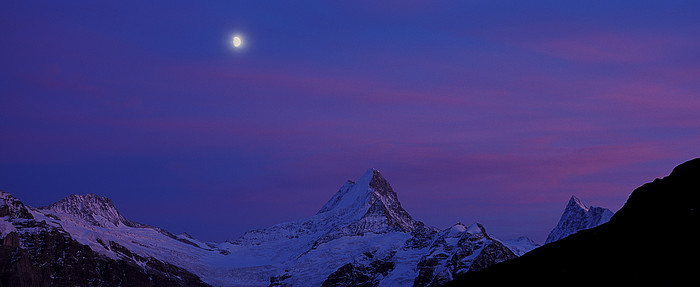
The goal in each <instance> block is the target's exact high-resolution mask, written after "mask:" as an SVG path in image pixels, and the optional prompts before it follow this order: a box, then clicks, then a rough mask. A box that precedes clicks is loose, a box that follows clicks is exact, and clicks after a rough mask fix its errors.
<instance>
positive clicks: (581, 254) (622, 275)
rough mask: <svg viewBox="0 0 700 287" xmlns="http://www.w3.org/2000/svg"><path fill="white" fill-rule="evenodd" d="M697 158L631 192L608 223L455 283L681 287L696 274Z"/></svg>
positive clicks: (699, 252) (699, 231)
mask: <svg viewBox="0 0 700 287" xmlns="http://www.w3.org/2000/svg"><path fill="white" fill-rule="evenodd" d="M698 208H700V159H694V160H691V161H688V162H685V163H683V164H681V165H679V166H677V167H676V168H674V169H673V172H671V174H670V175H669V176H667V177H665V178H663V179H655V180H654V181H653V182H650V183H646V184H644V185H642V186H641V187H639V188H637V189H635V190H634V192H632V194H631V195H630V197H629V199H628V200H627V202H626V203H625V205H624V206H623V207H622V208H621V209H620V210H619V211H618V212H617V213H615V215H614V216H613V217H612V218H611V219H610V221H609V222H608V223H605V224H602V225H600V226H597V227H594V228H591V229H588V230H583V231H580V232H578V233H576V234H574V235H571V236H569V237H566V238H564V239H561V240H559V241H555V242H552V243H550V244H546V245H544V246H542V247H540V248H537V249H535V250H533V251H531V252H529V253H527V254H525V255H523V256H522V257H519V258H516V259H513V260H510V261H508V262H504V263H501V264H496V265H494V266H492V267H490V268H486V269H485V270H483V271H482V272H476V273H471V274H466V275H464V276H463V277H460V278H459V279H458V280H456V281H454V282H452V283H451V285H450V286H462V285H472V284H473V285H479V284H492V285H507V284H518V285H547V286H555V285H557V286H560V285H567V284H569V283H571V282H605V284H608V285H625V286H632V285H641V286H652V285H656V286H682V285H685V284H687V282H694V281H695V280H696V279H697V278H696V277H697V270H700V261H698V260H697V258H700V245H698V242H700V228H698V227H700V217H699V216H698Z"/></svg>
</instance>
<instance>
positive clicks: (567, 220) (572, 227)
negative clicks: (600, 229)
mask: <svg viewBox="0 0 700 287" xmlns="http://www.w3.org/2000/svg"><path fill="white" fill-rule="evenodd" d="M612 216H613V212H612V211H610V210H609V209H607V208H602V207H595V206H591V207H588V206H586V205H585V204H584V203H583V202H582V201H581V200H580V199H578V198H577V197H576V196H571V199H569V203H568V204H567V205H566V208H565V209H564V213H563V214H562V215H561V219H559V223H558V224H557V226H556V227H555V228H554V229H553V230H552V232H551V233H549V236H547V241H545V244H547V243H550V242H554V241H557V240H559V239H562V238H564V237H567V236H569V235H571V234H574V233H576V232H578V231H579V230H583V229H589V228H593V227H596V226H598V225H601V224H603V223H606V222H608V221H609V220H610V218H611V217H612Z"/></svg>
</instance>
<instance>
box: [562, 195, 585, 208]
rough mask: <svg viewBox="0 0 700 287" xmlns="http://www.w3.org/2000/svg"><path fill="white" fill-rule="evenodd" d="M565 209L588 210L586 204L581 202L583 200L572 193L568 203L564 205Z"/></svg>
mask: <svg viewBox="0 0 700 287" xmlns="http://www.w3.org/2000/svg"><path fill="white" fill-rule="evenodd" d="M566 209H581V210H583V211H585V212H588V206H586V205H585V204H583V202H581V200H580V199H579V198H578V197H576V196H574V195H572V196H571V198H570V199H569V203H568V204H567V205H566Z"/></svg>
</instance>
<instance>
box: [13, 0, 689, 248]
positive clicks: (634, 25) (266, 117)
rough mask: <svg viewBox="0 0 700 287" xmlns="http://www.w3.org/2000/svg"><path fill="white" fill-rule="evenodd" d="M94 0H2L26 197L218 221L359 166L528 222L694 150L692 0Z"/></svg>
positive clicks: (446, 207)
mask: <svg viewBox="0 0 700 287" xmlns="http://www.w3.org/2000/svg"><path fill="white" fill-rule="evenodd" d="M106 2H109V3H105V1H97V2H96V1H47V2H35V1H6V3H3V4H1V5H0V6H1V9H0V39H1V42H0V134H1V135H2V139H1V141H0V189H2V190H5V191H7V192H10V193H12V194H14V195H15V196H16V197H18V198H20V199H21V200H23V201H24V202H25V203H27V204H30V205H33V206H44V205H48V204H50V203H52V202H54V201H56V200H59V199H61V198H63V197H65V196H67V195H69V194H72V193H79V194H84V193H97V194H99V195H103V196H107V197H110V198H112V199H113V200H114V202H115V204H116V206H117V208H119V210H120V211H121V212H122V213H123V214H124V215H125V216H126V217H127V218H129V219H132V220H135V221H139V222H143V223H147V224H151V225H156V226H160V227H163V228H166V229H168V230H170V231H172V232H174V233H180V232H188V233H190V234H192V235H193V236H195V237H198V238H201V239H204V240H212V241H223V240H225V239H230V238H235V237H237V236H240V235H241V234H243V232H245V231H247V230H250V229H256V228H265V227H268V226H270V225H272V224H275V223H280V222H285V221H290V220H295V219H300V218H304V217H308V216H311V215H313V214H315V213H316V212H317V211H318V209H319V208H320V207H321V206H322V205H323V204H324V203H325V202H326V201H327V200H328V199H329V198H330V197H331V196H332V195H333V194H334V193H335V192H336V191H337V190H338V188H339V187H340V186H341V185H342V184H343V183H344V182H345V181H346V180H348V179H353V180H354V179H357V178H358V177H359V176H361V175H362V174H363V173H364V172H365V171H366V170H367V169H368V168H371V167H374V168H377V169H379V170H380V171H381V172H382V173H383V175H384V176H385V177H386V178H387V179H388V180H389V182H390V183H391V184H392V186H393V187H394V189H395V191H396V192H397V193H398V196H399V199H400V200H401V202H402V204H403V207H404V208H405V209H406V210H407V211H408V212H409V213H411V214H412V215H413V217H414V218H416V219H418V220H421V221H424V222H425V223H426V224H429V225H433V226H436V227H440V228H447V227H448V226H450V225H452V224H454V223H457V222H464V223H465V224H470V223H473V222H475V221H478V222H480V223H482V224H484V225H485V226H486V228H487V229H488V230H489V232H491V233H493V234H494V235H495V236H497V237H500V238H502V239H508V238H512V237H516V236H519V235H525V236H529V237H531V238H533V239H535V240H536V241H538V242H540V243H541V242H543V241H544V239H545V238H546V236H547V234H548V233H549V231H550V230H551V229H552V228H553V227H554V226H555V225H556V222H557V220H558V219H559V216H560V215H561V213H562V211H563V208H564V206H565V204H566V202H567V201H568V199H569V197H570V196H571V195H576V196H578V197H580V198H581V199H582V200H583V201H584V202H587V203H589V204H592V205H596V206H603V207H608V208H610V209H612V210H613V211H615V210H617V209H618V208H620V207H621V206H622V204H624V202H625V200H626V199H627V196H628V195H629V194H630V193H631V192H632V190H633V189H634V188H635V187H637V186H639V185H641V184H643V183H645V182H648V181H650V180H652V179H654V178H655V177H662V176H664V175H666V174H668V173H669V172H670V170H671V169H672V168H673V167H674V166H675V165H677V164H680V163H681V162H683V161H685V160H688V159H691V158H694V157H697V156H698V155H700V17H699V16H698V15H700V4H698V3H699V2H697V1H678V2H676V1H656V2H653V1H576V2H575V3H572V2H573V1H449V2H435V1H425V2H421V1H347V2H345V1H318V2H315V1H313V2H312V1H279V2H275V1H246V2H238V1H221V2H214V1H162V2H161V3H159V4H154V3H153V2H152V1H106ZM112 2H118V3H112ZM297 2H300V3H297ZM234 34H238V35H241V37H242V38H243V41H244V47H243V48H242V49H233V48H232V46H231V44H230V41H231V39H232V36H233V35H234Z"/></svg>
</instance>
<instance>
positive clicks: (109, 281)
mask: <svg viewBox="0 0 700 287" xmlns="http://www.w3.org/2000/svg"><path fill="white" fill-rule="evenodd" d="M2 198H3V199H2V204H0V215H2V220H0V238H3V246H2V247H1V248H0V249H1V251H2V252H0V253H1V254H0V256H4V257H0V260H1V261H0V267H2V268H4V269H3V270H5V271H4V272H3V273H2V274H3V276H4V277H3V278H0V282H2V283H0V284H4V285H1V286H9V285H8V284H10V285H12V286H31V285H39V286H46V285H45V284H49V285H53V286H62V285H66V286H67V285H71V286H73V285H91V286H110V285H119V284H122V283H125V284H126V285H127V286H131V285H134V286H151V285H153V284H155V285H168V286H198V285H205V283H204V282H206V284H210V285H213V286H268V285H271V286H351V285H357V286H437V285H440V284H442V283H445V282H448V281H449V280H452V278H454V277H455V276H457V275H459V274H462V273H465V272H468V271H473V270H480V269H483V268H485V267H487V266H490V265H492V264H495V263H497V262H502V261H504V260H508V259H512V258H515V257H516V254H522V253H523V252H524V251H527V249H528V248H530V247H528V246H530V245H528V244H525V245H523V244H515V245H513V243H511V244H510V245H508V243H506V244H504V243H503V242H501V241H499V240H498V239H495V238H493V237H492V236H491V235H489V234H488V233H487V232H486V229H485V228H484V227H483V226H482V225H480V224H478V223H475V224H472V225H469V226H466V225H464V224H461V223H459V224H456V225H454V226H452V227H450V228H447V229H445V230H439V229H436V228H433V227H427V226H425V225H424V224H423V223H422V222H420V221H417V220H415V219H413V218H412V217H411V215H410V214H409V213H408V212H407V211H406V210H404V209H403V208H402V206H401V203H400V202H399V200H398V196H397V194H396V193H395V192H394V190H393V189H392V188H391V186H390V185H389V183H388V182H387V181H386V179H384V177H383V176H382V175H381V174H380V173H379V172H378V171H377V170H374V169H370V170H368V171H367V172H366V173H365V174H364V175H363V176H362V177H361V178H360V179H359V180H357V181H356V182H352V181H348V182H346V183H345V184H344V185H343V186H342V187H341V188H340V190H339V191H338V192H337V193H336V194H335V195H334V196H333V197H332V198H331V199H330V200H329V201H328V202H327V203H326V204H325V205H324V206H323V207H322V208H321V209H320V210H319V212H318V213H317V214H315V215H313V216H311V217H308V218H305V219H301V220H297V221H292V222H287V223H281V224H277V225H274V226H272V227H269V228H266V229H260V230H253V231H250V232H247V233H246V234H244V235H243V236H241V237H240V238H238V239H236V240H230V241H226V242H222V243H212V242H201V241H198V240H196V239H194V238H192V237H191V236H188V235H186V234H183V235H173V234H172V233H170V232H167V231H165V230H163V229H160V228H157V227H152V226H148V225H145V224H141V223H137V222H133V221H130V220H128V219H126V218H125V217H124V216H122V215H121V214H120V213H119V212H118V211H117V209H116V208H115V207H114V205H113V203H112V201H111V200H110V199H108V198H104V197H100V196H97V195H94V194H87V195H71V196H69V197H67V198H65V199H63V200H61V201H59V202H56V203H54V204H52V205H49V206H47V207H43V208H31V207H26V206H24V205H23V204H21V202H19V201H18V200H16V199H14V197H12V196H11V195H9V194H7V193H3V196H2ZM526 241H527V240H526ZM508 246H511V248H512V246H520V247H519V249H517V251H516V252H514V251H513V250H511V249H510V248H509V247H508ZM523 246H525V247H523ZM522 248H524V249H525V250H520V249H522ZM18 254H19V255H18ZM17 258H19V259H21V258H25V259H21V260H17ZM47 262H52V263H51V264H47ZM52 264H53V265H52ZM65 264H68V266H72V267H71V268H72V269H71V268H67V267H66V268H59V266H64V265H65ZM27 266H34V267H33V268H34V269H31V268H29V267H27ZM46 266H54V267H46ZM81 266H82V267H81ZM83 267H88V268H83ZM28 268H29V269H28ZM47 268H48V269H47ZM27 270H29V271H27ZM86 270H87V271H86ZM80 271H83V273H80ZM88 271H89V272H88ZM199 278H201V281H200V279H199ZM27 280H29V281H27ZM132 280H133V282H131V281H132ZM168 280H169V281H168ZM36 282H41V283H36ZM46 282H48V283H46ZM85 282H87V283H85ZM115 282H116V283H115ZM119 282H121V283H119ZM148 282H150V283H148ZM162 282H166V283H162ZM34 283H36V284H34ZM26 284H29V285H26ZM129 284H131V285H129ZM148 284H151V285H148Z"/></svg>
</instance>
